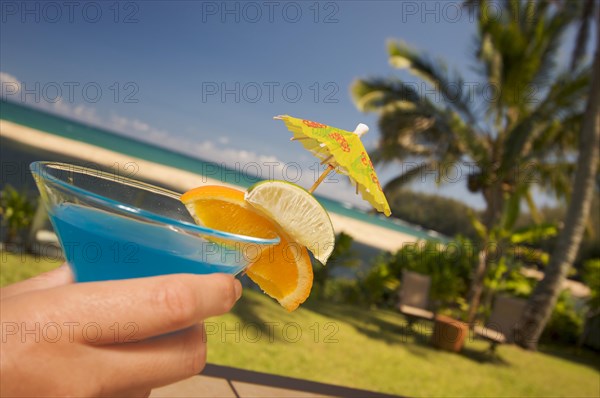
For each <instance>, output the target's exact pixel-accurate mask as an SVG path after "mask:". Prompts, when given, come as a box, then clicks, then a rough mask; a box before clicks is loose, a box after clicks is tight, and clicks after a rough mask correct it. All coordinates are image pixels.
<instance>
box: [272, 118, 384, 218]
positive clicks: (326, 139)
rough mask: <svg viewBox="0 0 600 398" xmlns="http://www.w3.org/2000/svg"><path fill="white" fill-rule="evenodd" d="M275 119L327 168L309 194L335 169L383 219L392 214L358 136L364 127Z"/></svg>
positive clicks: (364, 129) (362, 132)
mask: <svg viewBox="0 0 600 398" xmlns="http://www.w3.org/2000/svg"><path fill="white" fill-rule="evenodd" d="M275 119H279V120H283V121H284V123H285V124H286V126H287V128H288V129H289V130H290V131H291V132H292V133H293V134H294V136H293V137H292V138H291V140H295V141H298V142H300V143H301V144H302V145H303V146H304V148H306V149H308V150H309V151H311V152H312V153H313V155H315V156H316V157H317V158H319V159H320V160H321V164H327V169H326V170H325V171H324V172H323V174H321V176H320V177H319V179H318V180H317V181H316V182H315V184H314V185H313V186H312V187H311V188H310V189H309V192H311V193H312V192H313V191H314V190H315V189H316V188H317V186H318V185H319V184H320V183H321V182H322V181H323V180H324V179H325V177H326V176H327V174H329V173H330V172H331V171H332V170H336V171H337V172H338V173H341V174H345V175H347V176H348V177H349V178H350V181H351V182H352V184H353V185H354V186H355V187H356V191H357V192H360V193H361V195H362V197H363V199H365V200H366V201H367V202H369V203H370V204H371V205H373V207H375V208H376V209H377V210H378V211H380V212H382V213H384V214H385V215H386V216H389V215H390V214H391V211H390V206H389V205H388V202H387V199H386V198H385V195H384V193H383V190H382V189H381V185H380V184H379V180H378V179H377V174H376V173H375V169H374V168H373V163H371V159H369V155H368V154H367V151H366V150H365V147H364V146H363V144H362V142H361V140H360V137H361V136H362V135H363V134H364V133H366V132H367V131H368V130H369V128H368V127H367V126H366V125H364V124H362V123H361V124H359V125H358V126H357V127H356V130H355V131H354V132H353V133H351V132H349V131H345V130H341V129H338V128H335V127H331V126H327V125H325V124H322V123H317V122H313V121H310V120H305V119H298V118H295V117H291V116H288V115H282V116H276V117H275Z"/></svg>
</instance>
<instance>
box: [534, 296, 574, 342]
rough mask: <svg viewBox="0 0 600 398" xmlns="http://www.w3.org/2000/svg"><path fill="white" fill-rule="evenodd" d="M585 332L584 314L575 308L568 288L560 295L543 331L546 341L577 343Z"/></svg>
mask: <svg viewBox="0 0 600 398" xmlns="http://www.w3.org/2000/svg"><path fill="white" fill-rule="evenodd" d="M582 332H583V316H582V314H581V313H580V312H579V311H577V310H576V309H575V303H574V301H573V298H572V297H571V294H570V293H569V291H568V290H564V291H562V292H561V294H560V296H558V301H557V302H556V306H555V307H554V310H553V311H552V315H551V316H550V320H549V321H548V324H546V328H545V329H544V332H543V333H542V336H541V340H542V341H543V342H546V343H560V344H569V345H571V344H576V343H577V342H578V341H579V338H580V336H581V333H582Z"/></svg>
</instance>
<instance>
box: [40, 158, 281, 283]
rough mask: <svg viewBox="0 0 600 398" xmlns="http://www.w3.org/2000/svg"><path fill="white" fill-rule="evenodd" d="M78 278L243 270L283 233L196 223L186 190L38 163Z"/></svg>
mask: <svg viewBox="0 0 600 398" xmlns="http://www.w3.org/2000/svg"><path fill="white" fill-rule="evenodd" d="M30 168H31V172H32V174H33V177H34V179H35V181H36V184H37V186H38V189H39V191H40V194H41V197H42V201H43V203H44V204H45V206H46V208H47V210H48V215H49V217H50V221H51V222H52V225H53V226H54V230H55V231H56V234H57V235H58V238H59V241H60V244H61V246H62V249H63V251H64V254H65V257H66V258H67V261H68V263H69V265H70V266H71V269H72V270H73V273H74V276H75V280H76V281H78V282H88V281H101V280H114V279H126V278H139V277H147V276H155V275H163V274H175V273H192V274H210V273H215V272H222V273H229V274H234V275H235V274H238V273H239V272H241V271H242V270H244V269H245V268H246V267H247V266H248V265H250V264H251V263H252V262H254V261H256V259H257V257H258V256H260V255H262V253H263V252H264V250H265V249H266V248H268V247H270V246H273V245H275V244H277V243H279V237H277V236H272V237H267V238H258V237H252V236H244V235H237V234H231V233H227V232H223V231H218V230H214V229H211V228H206V227H203V226H200V225H196V224H195V223H194V220H193V218H192V216H191V215H190V214H189V212H188V210H187V209H186V207H185V205H183V203H181V202H180V200H179V197H180V194H178V193H176V192H173V191H169V190H166V189H163V188H160V187H156V186H153V185H150V184H146V183H143V182H140V181H135V180H132V179H129V178H125V177H122V176H119V175H118V174H113V173H107V172H102V171H98V170H93V169H89V168H85V167H80V166H75V165H71V164H66V163H54V162H34V163H32V164H31V166H30Z"/></svg>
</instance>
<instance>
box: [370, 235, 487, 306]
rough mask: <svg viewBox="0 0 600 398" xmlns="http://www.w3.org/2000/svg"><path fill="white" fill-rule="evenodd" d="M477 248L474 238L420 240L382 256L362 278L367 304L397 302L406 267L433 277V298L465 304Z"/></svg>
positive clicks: (439, 300)
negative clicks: (448, 240)
mask: <svg viewBox="0 0 600 398" xmlns="http://www.w3.org/2000/svg"><path fill="white" fill-rule="evenodd" d="M476 260H477V251H476V249H475V247H474V246H473V244H472V243H471V241H470V240H468V239H464V238H460V237H459V238H457V239H456V240H454V241H452V242H449V243H448V244H445V245H443V244H440V243H437V242H432V241H429V242H417V243H415V244H410V245H405V246H404V247H403V248H402V249H400V250H399V251H398V252H396V253H395V254H393V255H390V254H384V255H381V256H379V257H378V258H377V259H376V261H375V263H374V264H373V266H372V267H371V269H370V270H369V272H368V273H367V274H366V275H364V276H363V277H362V278H361V279H360V281H359V285H360V288H361V289H360V290H361V292H362V293H363V295H364V299H365V302H366V303H367V304H371V305H372V304H375V305H393V304H394V303H395V301H396V292H397V290H398V287H399V286H400V283H401V282H400V281H401V277H402V271H403V270H405V269H406V270H410V271H414V272H418V273H421V274H424V275H428V276H430V277H431V291H430V298H431V299H432V300H433V301H436V302H438V303H439V304H441V305H442V306H448V305H455V304H463V303H464V298H465V296H466V294H467V291H468V288H469V280H470V275H471V270H472V268H473V266H474V261H476Z"/></svg>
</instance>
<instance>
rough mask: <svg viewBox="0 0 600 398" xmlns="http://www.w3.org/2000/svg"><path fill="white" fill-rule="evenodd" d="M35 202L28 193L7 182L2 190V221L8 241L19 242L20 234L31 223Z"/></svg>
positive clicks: (0, 212) (0, 195)
mask: <svg viewBox="0 0 600 398" xmlns="http://www.w3.org/2000/svg"><path fill="white" fill-rule="evenodd" d="M34 214H35V204H34V202H32V201H30V200H29V198H28V197H27V195H26V194H25V193H23V192H19V191H17V190H16V189H15V188H13V187H12V186H11V185H10V184H6V185H5V186H4V189H3V190H2V192H0V216H2V218H1V220H0V223H1V224H2V226H3V227H6V230H7V233H6V237H5V241H6V243H18V240H19V238H20V234H21V233H22V232H23V231H24V230H25V229H26V228H27V227H29V225H30V224H31V222H32V220H33V216H34Z"/></svg>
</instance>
